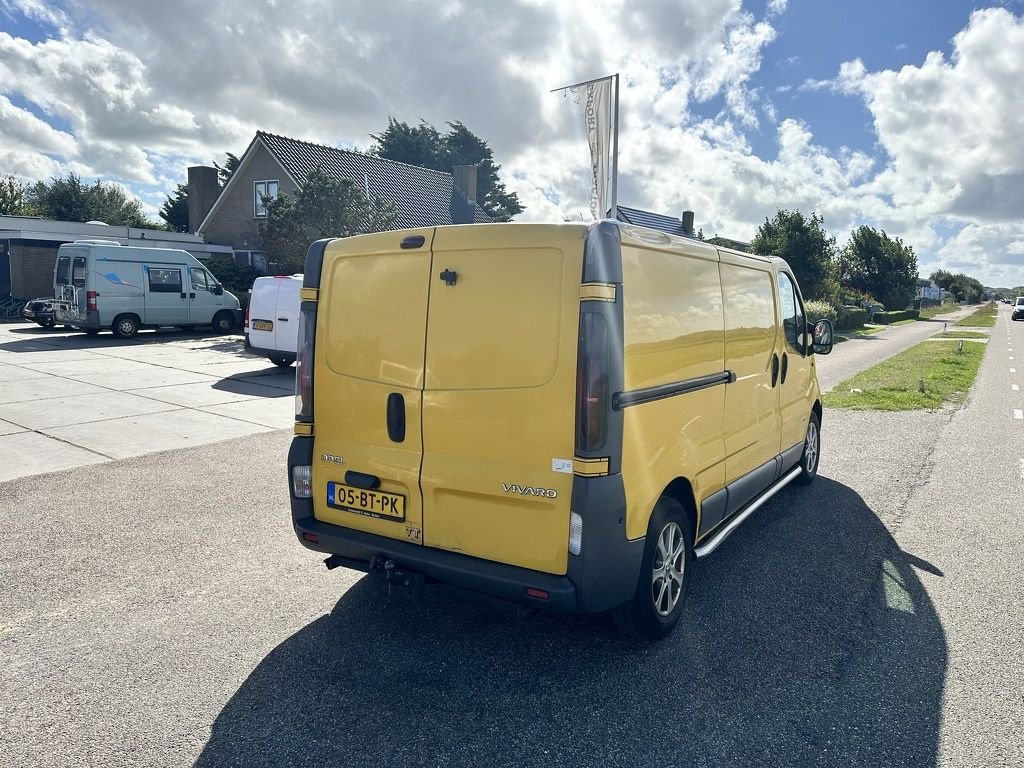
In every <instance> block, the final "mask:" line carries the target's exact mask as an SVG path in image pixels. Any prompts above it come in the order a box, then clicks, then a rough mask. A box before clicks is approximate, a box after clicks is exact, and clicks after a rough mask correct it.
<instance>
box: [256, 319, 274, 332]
mask: <svg viewBox="0 0 1024 768" xmlns="http://www.w3.org/2000/svg"><path fill="white" fill-rule="evenodd" d="M252 329H253V330H254V331H272V330H274V323H273V322H271V321H270V320H253V321H252Z"/></svg>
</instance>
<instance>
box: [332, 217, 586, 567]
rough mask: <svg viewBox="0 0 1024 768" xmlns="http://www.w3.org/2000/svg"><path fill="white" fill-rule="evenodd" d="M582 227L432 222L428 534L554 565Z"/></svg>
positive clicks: (565, 530) (566, 472) (461, 548)
mask: <svg viewBox="0 0 1024 768" xmlns="http://www.w3.org/2000/svg"><path fill="white" fill-rule="evenodd" d="M585 234H586V227H584V226H581V225H527V224H505V225H484V226H471V227H451V228H444V229H438V230H437V231H436V235H435V238H434V245H433V267H432V270H431V273H430V275H429V278H428V279H429V294H430V308H429V313H428V319H427V325H426V367H425V375H424V392H423V416H422V417H423V470H422V477H421V481H420V482H421V486H422V490H423V541H424V543H425V544H427V545H428V546H432V547H438V548H441V549H445V550H450V551H454V552H460V553H464V554H467V555H473V556H476V557H481V558H486V559H488V560H493V561H497V562H502V563H508V564H511V565H517V566H521V567H525V568H530V569H534V570H538V571H544V572H547V573H556V574H562V573H565V572H566V565H567V558H568V554H567V545H568V535H569V510H570V496H571V491H572V480H573V475H572V459H573V454H574V447H575V432H574V429H575V408H574V403H575V391H576V346H577V344H576V341H577V333H578V326H579V301H580V278H581V275H582V271H583V244H584V236H585ZM368 351H369V350H368ZM317 428H318V430H319V425H317Z"/></svg>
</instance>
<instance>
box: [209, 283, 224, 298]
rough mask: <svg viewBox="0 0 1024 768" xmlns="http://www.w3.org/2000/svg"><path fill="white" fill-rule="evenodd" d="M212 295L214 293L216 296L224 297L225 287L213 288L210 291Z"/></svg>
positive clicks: (217, 286)
mask: <svg viewBox="0 0 1024 768" xmlns="http://www.w3.org/2000/svg"><path fill="white" fill-rule="evenodd" d="M210 293H212V294H213V295H214V296H222V295H223V294H224V286H223V285H215V286H213V288H211V289H210Z"/></svg>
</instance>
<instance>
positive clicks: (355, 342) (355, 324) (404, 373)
mask: <svg viewBox="0 0 1024 768" xmlns="http://www.w3.org/2000/svg"><path fill="white" fill-rule="evenodd" d="M432 233H433V231H432V230H430V229H424V230H412V231H405V232H401V233H396V232H382V233H378V234H372V235H363V236H361V237H353V238H344V239H339V240H334V241H333V242H331V243H330V244H329V245H328V246H327V248H326V250H325V252H324V261H323V270H322V272H321V279H320V288H319V299H318V308H317V335H316V340H315V349H316V352H315V354H316V358H317V364H316V366H315V368H314V377H315V378H314V382H313V387H314V388H313V391H314V393H315V394H314V409H315V411H314V423H315V428H314V441H315V443H314V445H315V448H314V457H315V458H314V463H313V487H314V505H313V506H314V515H315V517H316V518H317V519H318V520H321V521H323V522H326V523H332V524H334V525H341V526H344V527H346V528H352V529H355V530H360V531H366V532H369V533H374V534H377V535H381V536H387V537H390V538H395V539H402V540H406V541H410V542H415V543H422V528H423V525H422V521H423V504H422V498H421V495H420V485H419V483H420V461H421V457H422V450H423V439H422V434H421V431H420V426H421V415H420V413H421V407H422V400H423V346H424V340H425V336H426V326H427V294H428V290H429V288H430V286H431V282H430V265H431V255H430V241H431V237H432ZM403 244H404V245H405V247H403ZM282 282H283V281H282ZM271 306H274V307H276V305H271ZM253 343H255V341H254V342H253Z"/></svg>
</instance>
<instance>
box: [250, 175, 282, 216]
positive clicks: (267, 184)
mask: <svg viewBox="0 0 1024 768" xmlns="http://www.w3.org/2000/svg"><path fill="white" fill-rule="evenodd" d="M275 197H277V181H276V180H274V181H254V182H253V196H252V215H253V217H254V218H257V219H265V218H266V217H267V206H266V204H265V203H264V202H263V201H264V199H268V198H269V199H270V200H273V199H274V198H275Z"/></svg>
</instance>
